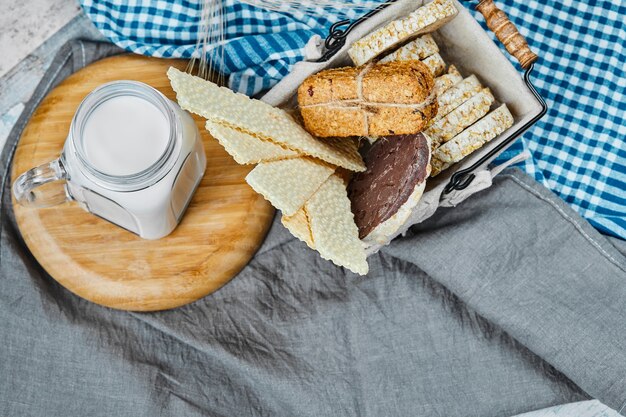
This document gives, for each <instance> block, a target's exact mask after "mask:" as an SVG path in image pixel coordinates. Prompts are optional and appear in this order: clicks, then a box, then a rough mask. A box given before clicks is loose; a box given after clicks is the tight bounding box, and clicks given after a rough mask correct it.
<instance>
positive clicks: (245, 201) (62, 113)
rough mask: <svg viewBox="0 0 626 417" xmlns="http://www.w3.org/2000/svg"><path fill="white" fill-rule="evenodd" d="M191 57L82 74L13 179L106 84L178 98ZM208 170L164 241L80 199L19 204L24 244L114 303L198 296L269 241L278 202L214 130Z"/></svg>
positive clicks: (32, 128)
mask: <svg viewBox="0 0 626 417" xmlns="http://www.w3.org/2000/svg"><path fill="white" fill-rule="evenodd" d="M171 65H173V66H175V67H178V68H181V69H183V68H184V67H185V65H186V62H183V61H178V60H163V59H155V58H146V57H141V56H137V55H123V56H118V57H113V58H108V59H104V60H102V61H99V62H97V63H94V64H92V65H89V66H88V67H86V68H84V69H82V70H80V71H78V72H77V73H75V74H73V75H72V76H70V77H69V78H67V79H66V80H65V81H63V82H62V83H61V84H60V85H59V86H58V87H56V88H55V89H54V90H52V91H51V92H50V94H48V96H47V97H46V98H45V99H44V100H43V102H42V103H41V105H40V106H39V108H38V109H37V111H36V112H35V113H34V114H33V117H32V118H31V120H30V122H29V124H28V125H27V126H26V129H25V130H24V133H23V134H22V137H21V139H20V142H19V144H18V146H17V150H16V153H15V158H14V160H13V168H12V180H14V179H15V178H17V176H18V175H19V174H21V173H23V172H24V171H26V170H28V169H30V168H32V167H34V166H37V165H40V164H42V163H44V162H47V161H50V160H52V159H54V158H57V157H58V156H59V155H60V153H61V150H62V148H63V143H64V141H65V138H66V136H67V132H68V131H69V127H70V122H71V120H72V116H73V115H74V112H75V111H76V109H77V108H78V105H79V103H80V102H81V100H82V99H83V98H84V97H85V96H86V95H87V94H88V93H89V92H91V91H92V90H93V89H94V88H96V87H98V86H99V85H100V84H103V83H106V82H109V81H113V80H123V79H125V80H136V81H142V82H144V83H146V84H149V85H151V86H152V87H154V88H156V89H158V90H159V91H161V92H162V93H163V94H165V95H166V96H167V97H169V98H170V99H175V94H174V92H173V90H172V88H171V87H170V84H169V81H168V79H167V76H166V71H167V69H168V68H169V66H171ZM194 118H195V120H196V123H197V124H198V128H199V129H200V131H201V132H202V136H203V140H204V147H205V151H206V156H207V169H206V173H205V175H204V179H203V180H202V182H201V184H200V186H199V187H198V190H197V192H196V194H195V196H194V197H193V200H192V201H191V204H190V205H189V208H188V210H187V213H186V214H185V216H184V218H183V220H182V222H181V224H180V225H179V226H178V228H177V229H176V230H174V232H173V233H172V234H171V235H169V236H167V237H165V238H163V239H160V240H156V241H149V240H143V239H141V238H139V237H137V236H136V235H134V234H132V233H130V232H128V231H126V230H123V229H121V228H119V227H117V226H114V225H112V224H110V223H108V222H106V221H104V220H102V219H100V218H98V217H96V216H94V215H92V214H89V213H87V212H85V211H83V210H82V209H81V208H80V207H79V206H78V204H76V203H74V202H71V203H66V204H63V205H60V206H56V207H51V208H46V209H34V208H25V207H22V206H20V205H17V204H16V203H15V200H13V207H14V211H15V218H16V220H17V224H18V226H19V229H20V232H21V233H22V236H23V238H24V241H25V242H26V244H27V245H28V248H29V249H30V250H31V252H32V253H33V255H34V256H35V258H37V260H38V261H39V263H40V264H41V265H42V266H43V268H44V269H45V270H46V271H47V272H48V273H49V274H50V275H51V276H52V277H53V278H54V279H55V280H57V281H58V282H59V283H60V284H61V285H63V286H64V287H65V288H67V289H68V290H70V291H72V292H73V293H75V294H77V295H79V296H81V297H83V298H86V299H87V300H90V301H93V302H94V303H98V304H101V305H104V306H108V307H112V308H116V309H123V310H135V311H152V310H164V309H170V308H174V307H178V306H181V305H184V304H187V303H190V302H192V301H195V300H197V299H199V298H201V297H204V296H206V295H207V294H210V293H212V292H213V291H215V290H217V289H218V288H220V287H221V286H222V285H224V284H225V283H227V282H228V281H229V280H230V279H232V278H233V277H234V276H235V275H236V274H237V273H238V272H239V271H240V270H241V269H242V268H243V267H244V266H245V265H246V264H247V263H248V261H249V260H250V258H251V257H252V256H253V255H254V253H255V252H256V250H257V249H258V247H259V246H260V245H261V242H262V241H263V239H264V237H265V234H266V233H267V231H268V229H269V226H270V224H271V221H272V218H273V215H274V209H273V208H272V206H271V205H270V204H269V203H268V202H267V201H265V199H263V197H261V196H260V195H258V194H256V193H255V192H254V191H253V190H252V189H251V188H250V187H249V186H248V185H247V184H246V182H245V180H244V178H245V176H246V175H247V174H248V172H249V171H250V169H251V167H249V166H241V165H238V164H237V163H236V162H235V161H234V160H233V159H232V158H231V157H230V156H229V155H228V154H227V153H226V151H224V149H223V148H222V147H221V146H220V145H219V143H218V142H217V141H216V140H214V139H213V138H212V137H211V136H210V135H209V134H208V132H207V131H206V130H205V129H204V123H205V121H204V120H203V119H202V118H200V117H197V116H194Z"/></svg>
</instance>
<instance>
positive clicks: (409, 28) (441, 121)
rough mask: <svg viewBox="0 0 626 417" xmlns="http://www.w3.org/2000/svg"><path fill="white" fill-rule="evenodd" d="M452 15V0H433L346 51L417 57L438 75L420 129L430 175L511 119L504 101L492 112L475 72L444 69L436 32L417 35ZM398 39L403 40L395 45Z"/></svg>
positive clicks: (359, 57)
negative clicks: (430, 114)
mask: <svg viewBox="0 0 626 417" xmlns="http://www.w3.org/2000/svg"><path fill="white" fill-rule="evenodd" d="M455 15H456V8H455V6H454V3H453V2H452V1H451V0H435V1H433V2H431V3H428V4H427V5H425V6H423V7H421V8H419V9H417V10H416V11H415V12H413V13H411V14H410V15H409V16H407V17H405V18H403V19H399V20H397V21H394V22H391V23H389V24H387V25H385V26H383V27H382V28H379V29H377V30H375V31H374V32H372V33H370V34H369V35H367V36H365V37H364V38H362V39H360V40H358V41H357V42H355V43H354V44H352V46H351V47H350V50H349V52H348V54H349V55H350V57H351V58H352V60H353V62H354V63H355V65H363V64H364V63H367V62H368V61H369V60H371V59H375V58H379V59H380V60H379V62H393V61H407V60H420V61H422V62H423V63H424V64H426V65H427V66H428V67H429V69H430V70H431V72H432V73H433V75H434V76H435V77H437V78H435V88H436V90H437V102H438V107H439V110H438V112H437V115H436V116H435V117H434V118H433V119H432V120H431V121H430V122H429V124H428V126H427V128H426V129H425V130H424V134H426V135H427V136H428V137H429V138H430V139H431V144H432V149H433V156H432V161H431V164H432V170H431V176H433V177H434V176H436V175H438V174H439V173H441V172H442V171H443V170H445V169H447V168H449V167H450V166H452V165H453V164H455V163H456V162H459V161H461V160H462V159H463V158H464V157H466V156H467V155H469V154H471V153H472V152H474V151H476V150H477V149H480V148H481V147H482V146H483V145H484V144H485V143H487V142H489V141H490V140H492V139H494V138H495V137H496V136H498V135H499V134H501V133H502V132H504V131H505V130H506V129H508V128H509V127H511V126H512V125H513V116H512V115H511V113H510V111H509V110H508V108H507V107H506V104H502V105H500V106H499V107H497V108H496V109H494V110H493V111H491V112H490V109H491V107H492V106H493V104H494V103H495V98H494V96H493V94H492V93H491V91H490V90H489V88H486V87H483V86H482V85H481V83H480V81H479V80H478V78H477V77H476V76H475V75H470V76H468V77H467V78H463V77H462V76H461V74H460V73H459V71H458V70H457V68H456V67H455V66H454V65H450V66H449V68H448V69H447V72H446V64H445V62H444V61H443V59H442V57H441V55H439V47H438V45H437V43H436V42H435V40H434V38H433V37H432V36H431V35H430V34H425V35H422V36H419V35H420V34H421V33H423V32H432V31H433V30H435V29H438V28H440V27H441V26H443V25H444V24H445V23H447V22H448V21H449V20H451V19H452V18H453V17H454V16H455ZM416 36H417V37H416ZM413 38H414V39H413ZM397 45H402V46H400V47H399V48H398V49H395V47H396V46H397ZM381 57H382V58H381ZM444 72H445V74H444ZM374 139H375V138H374Z"/></svg>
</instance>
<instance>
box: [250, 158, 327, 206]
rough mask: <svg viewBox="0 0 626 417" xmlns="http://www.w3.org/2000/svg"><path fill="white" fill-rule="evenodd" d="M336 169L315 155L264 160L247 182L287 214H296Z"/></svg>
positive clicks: (251, 172)
mask: <svg viewBox="0 0 626 417" xmlns="http://www.w3.org/2000/svg"><path fill="white" fill-rule="evenodd" d="M333 172H335V168H334V167H333V166H331V165H329V164H326V163H324V162H322V161H320V160H315V159H313V158H292V159H283V160H280V161H273V162H261V163H260V164H258V165H257V166H256V167H255V168H254V169H253V170H252V171H250V173H249V174H248V176H246V182H247V183H248V184H249V185H250V186H251V187H252V188H253V189H254V191H256V192H257V193H259V194H261V195H262V196H263V197H265V199H266V200H268V201H269V202H270V203H272V205H273V206H274V207H276V208H277V209H279V210H280V211H282V212H283V214H284V215H285V216H291V215H293V214H295V213H296V212H297V211H298V210H299V209H300V208H301V207H302V206H304V203H306V202H307V201H308V200H309V198H311V196H312V195H313V193H315V192H316V191H317V189H318V188H319V187H320V186H321V185H322V184H323V183H324V181H326V180H327V179H328V177H330V176H331V175H332V174H333Z"/></svg>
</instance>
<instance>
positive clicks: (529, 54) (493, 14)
mask: <svg viewBox="0 0 626 417" xmlns="http://www.w3.org/2000/svg"><path fill="white" fill-rule="evenodd" d="M476 10H478V11H479V12H480V13H481V14H482V15H483V16H484V17H485V20H486V21H487V27H489V29H491V31H492V32H493V33H494V34H495V35H496V38H498V40H499V41H500V42H502V44H503V45H504V46H505V48H506V50H507V51H509V53H510V54H511V55H513V56H514V57H515V59H517V61H518V62H519V64H520V65H521V66H522V68H524V69H528V68H529V67H530V66H531V65H532V64H533V63H534V62H535V61H537V58H538V56H537V54H535V53H534V52H533V51H531V50H530V47H529V46H528V42H526V39H525V38H524V36H523V35H522V34H521V33H519V31H518V30H517V27H515V25H514V24H513V22H511V21H510V20H509V17H508V16H507V15H506V13H504V12H503V11H502V10H500V9H499V8H498V6H496V4H495V3H494V2H493V0H482V1H481V2H480V3H479V4H478V6H476Z"/></svg>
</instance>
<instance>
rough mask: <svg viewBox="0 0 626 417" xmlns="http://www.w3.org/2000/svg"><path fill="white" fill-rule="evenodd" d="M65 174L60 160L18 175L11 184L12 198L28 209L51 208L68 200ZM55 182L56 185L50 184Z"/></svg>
mask: <svg viewBox="0 0 626 417" xmlns="http://www.w3.org/2000/svg"><path fill="white" fill-rule="evenodd" d="M66 180H67V173H66V172H65V168H64V167H63V163H62V162H61V159H60V158H59V159H55V160H54V161H51V162H48V163H47V164H43V165H39V166H38V167H35V168H33V169H30V170H28V171H26V172H25V173H23V174H22V175H20V176H19V177H18V178H17V179H16V180H15V182H14V183H13V196H14V197H15V199H16V200H17V202H18V203H19V204H21V205H23V206H28V207H38V208H43V207H52V206H56V205H57V204H62V203H65V202H66V201H68V200H70V196H69V195H68V193H67V190H66V188H65V182H66ZM54 182H56V184H51V183H54Z"/></svg>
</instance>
